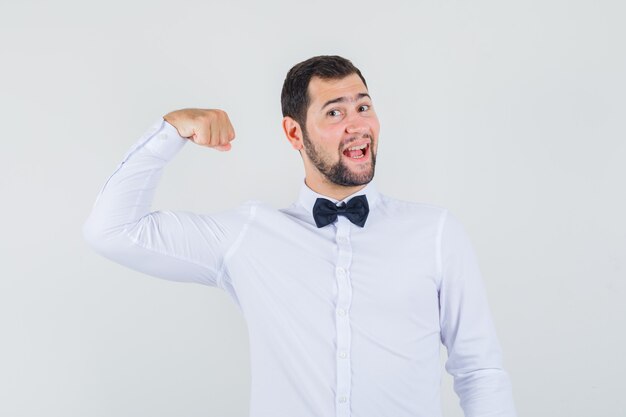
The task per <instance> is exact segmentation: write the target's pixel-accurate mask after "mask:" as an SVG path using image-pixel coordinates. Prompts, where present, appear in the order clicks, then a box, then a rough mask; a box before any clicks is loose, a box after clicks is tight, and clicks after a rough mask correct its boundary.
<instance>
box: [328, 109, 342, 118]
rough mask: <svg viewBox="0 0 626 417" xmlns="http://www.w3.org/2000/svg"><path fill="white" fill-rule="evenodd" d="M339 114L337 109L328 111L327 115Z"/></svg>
mask: <svg viewBox="0 0 626 417" xmlns="http://www.w3.org/2000/svg"><path fill="white" fill-rule="evenodd" d="M339 114H340V112H339V110H331V111H329V112H328V115H329V116H331V117H335V116H339Z"/></svg>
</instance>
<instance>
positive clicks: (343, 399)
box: [339, 395, 348, 403]
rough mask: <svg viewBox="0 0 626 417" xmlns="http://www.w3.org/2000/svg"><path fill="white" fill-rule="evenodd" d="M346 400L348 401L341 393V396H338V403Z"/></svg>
mask: <svg viewBox="0 0 626 417" xmlns="http://www.w3.org/2000/svg"><path fill="white" fill-rule="evenodd" d="M346 401H348V399H347V398H346V397H344V396H343V395H342V396H341V397H339V402H340V403H345V402H346Z"/></svg>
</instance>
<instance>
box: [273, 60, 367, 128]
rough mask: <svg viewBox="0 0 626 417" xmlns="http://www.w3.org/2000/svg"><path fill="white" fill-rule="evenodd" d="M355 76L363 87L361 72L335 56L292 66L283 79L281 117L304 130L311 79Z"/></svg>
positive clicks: (347, 61)
mask: <svg viewBox="0 0 626 417" xmlns="http://www.w3.org/2000/svg"><path fill="white" fill-rule="evenodd" d="M352 74H357V75H358V76H359V77H360V78H361V81H363V84H365V87H367V83H366V82H365V78H363V75H362V74H361V71H359V69H358V68H357V67H355V66H354V65H353V64H352V62H350V60H348V59H346V58H343V57H340V56H337V55H320V56H314V57H313V58H309V59H307V60H306V61H302V62H300V63H299V64H296V65H294V66H293V67H292V68H291V69H290V70H289V72H288V73H287V77H285V82H284V83H283V90H282V93H281V95H280V102H281V106H282V110H283V117H285V116H289V117H291V118H292V119H294V120H295V121H296V122H298V123H299V124H300V127H301V128H302V129H304V130H306V126H305V124H306V113H307V109H308V108H309V104H310V103H311V98H310V97H309V82H310V81H311V78H313V77H319V78H321V79H324V80H333V79H341V78H344V77H347V76H348V75H352Z"/></svg>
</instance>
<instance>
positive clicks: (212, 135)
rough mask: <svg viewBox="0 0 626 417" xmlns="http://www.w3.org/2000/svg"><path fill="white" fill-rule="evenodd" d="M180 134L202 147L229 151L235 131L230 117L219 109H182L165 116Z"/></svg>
mask: <svg viewBox="0 0 626 417" xmlns="http://www.w3.org/2000/svg"><path fill="white" fill-rule="evenodd" d="M163 119H165V121H166V122H168V123H169V124H171V125H172V126H174V127H175V128H176V130H178V134H179V135H180V136H182V137H184V138H187V139H190V140H191V141H193V142H194V143H196V144H198V145H201V146H208V147H209V148H215V149H217V150H219V151H229V150H230V148H231V144H230V141H231V140H233V139H235V129H234V128H233V125H232V124H231V123H230V119H229V118H228V115H227V114H226V112H225V111H223V110H218V109H182V110H176V111H173V112H170V113H168V114H166V115H165V116H163Z"/></svg>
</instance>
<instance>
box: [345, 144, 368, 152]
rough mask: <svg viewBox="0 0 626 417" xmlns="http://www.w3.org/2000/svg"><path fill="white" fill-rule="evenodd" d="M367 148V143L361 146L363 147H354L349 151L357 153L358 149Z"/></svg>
mask: <svg viewBox="0 0 626 417" xmlns="http://www.w3.org/2000/svg"><path fill="white" fill-rule="evenodd" d="M366 147H367V143H365V144H363V145H361V146H353V147H351V148H348V150H349V151H356V150H358V149H365V148H366Z"/></svg>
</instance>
